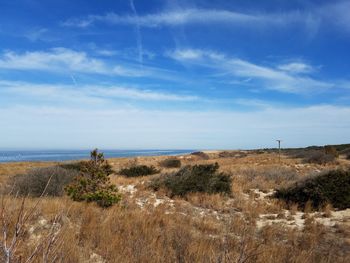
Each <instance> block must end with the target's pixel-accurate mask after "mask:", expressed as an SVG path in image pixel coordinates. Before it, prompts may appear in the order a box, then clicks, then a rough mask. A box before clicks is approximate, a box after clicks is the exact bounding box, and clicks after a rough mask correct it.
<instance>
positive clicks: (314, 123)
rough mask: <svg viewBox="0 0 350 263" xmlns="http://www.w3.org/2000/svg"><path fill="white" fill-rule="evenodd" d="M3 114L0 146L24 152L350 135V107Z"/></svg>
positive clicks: (286, 142)
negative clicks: (349, 118)
mask: <svg viewBox="0 0 350 263" xmlns="http://www.w3.org/2000/svg"><path fill="white" fill-rule="evenodd" d="M0 115H1V116H2V119H1V123H2V131H1V134H2V136H1V137H0V145H2V147H13V146H17V147H21V148H43V147H48V145H49V147H51V148H55V147H58V148H72V147H73V148H88V147H90V148H93V147H100V148H109V149H111V148H116V149H118V148H119V149H120V148H139V149H140V148H153V149H154V148H158V149H159V148H160V149H164V148H194V149H196V148H204V149H205V148H216V149H217V148H255V147H271V146H274V145H275V139H276V138H281V139H283V146H284V147H291V146H306V145H314V144H333V143H346V142H348V141H347V140H348V134H349V132H350V122H349V121H347V120H348V116H350V108H349V107H337V106H329V105H318V106H312V107H298V108H276V107H270V108H268V109H263V110H259V111H251V112H234V111H211V112H208V111H206V112H199V111H151V110H142V109H125V108H123V109H121V108H118V107H114V108H109V109H108V110H99V109H76V108H67V107H64V108H54V107H38V106H37V107H23V106H21V107H19V106H13V107H10V108H4V107H0ZM23 127H26V129H23ZM53 138H54V140H53Z"/></svg>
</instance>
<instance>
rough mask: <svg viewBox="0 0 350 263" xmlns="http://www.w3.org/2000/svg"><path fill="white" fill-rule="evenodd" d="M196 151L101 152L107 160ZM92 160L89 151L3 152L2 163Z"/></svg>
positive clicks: (0, 152) (0, 155)
mask: <svg viewBox="0 0 350 263" xmlns="http://www.w3.org/2000/svg"><path fill="white" fill-rule="evenodd" d="M193 151H194V150H101V152H103V153H104V155H105V157H106V158H112V157H133V156H158V155H178V154H186V153H190V152H193ZM88 158H90V151H89V150H66V151H64V150H52V151H46V150H45V151H40V150H35V151H1V150H0V163H3V162H23V161H70V160H79V159H88Z"/></svg>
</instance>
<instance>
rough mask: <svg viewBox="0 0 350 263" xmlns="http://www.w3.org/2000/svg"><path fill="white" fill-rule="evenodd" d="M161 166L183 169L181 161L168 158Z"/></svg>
mask: <svg viewBox="0 0 350 263" xmlns="http://www.w3.org/2000/svg"><path fill="white" fill-rule="evenodd" d="M159 164H160V166H162V167H164V168H180V167H181V161H180V160H179V159H177V158H168V159H165V160H163V161H161V162H160V163H159Z"/></svg>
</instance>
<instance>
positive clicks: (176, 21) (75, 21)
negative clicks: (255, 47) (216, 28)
mask: <svg viewBox="0 0 350 263" xmlns="http://www.w3.org/2000/svg"><path fill="white" fill-rule="evenodd" d="M349 10H350V2H349V1H338V2H334V3H331V4H324V5H315V6H313V7H310V8H304V9H301V10H299V9H298V10H291V11H290V10H288V11H284V12H283V11H282V12H259V11H252V12H242V11H239V10H238V11H231V10H222V9H221V10H220V9H197V8H191V9H175V10H165V11H162V12H159V13H153V14H146V15H143V16H137V15H120V14H116V13H113V12H111V13H107V14H104V15H89V16H87V17H84V18H71V19H68V20H66V21H64V22H63V23H62V25H63V26H73V27H80V28H86V27H88V26H91V25H93V24H95V23H99V22H100V23H108V24H114V25H137V26H141V27H161V26H180V25H186V24H213V23H221V24H229V25H230V26H240V27H250V28H252V29H254V28H261V27H271V26H274V27H276V26H277V27H281V26H282V27H286V26H288V27H289V26H295V25H297V26H299V27H300V28H302V29H304V30H305V31H306V32H307V33H308V34H309V35H310V36H312V35H315V34H316V33H317V32H318V30H319V29H322V28H324V27H326V26H332V27H336V28H339V29H340V30H342V31H350V18H349V15H348V14H349Z"/></svg>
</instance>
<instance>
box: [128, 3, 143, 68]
mask: <svg viewBox="0 0 350 263" xmlns="http://www.w3.org/2000/svg"><path fill="white" fill-rule="evenodd" d="M130 7H131V10H132V12H133V13H134V15H135V17H136V41H137V49H138V53H139V62H140V64H141V65H142V64H143V47H142V36H141V30H140V21H139V16H138V14H137V12H136V8H135V5H134V0H130Z"/></svg>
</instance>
